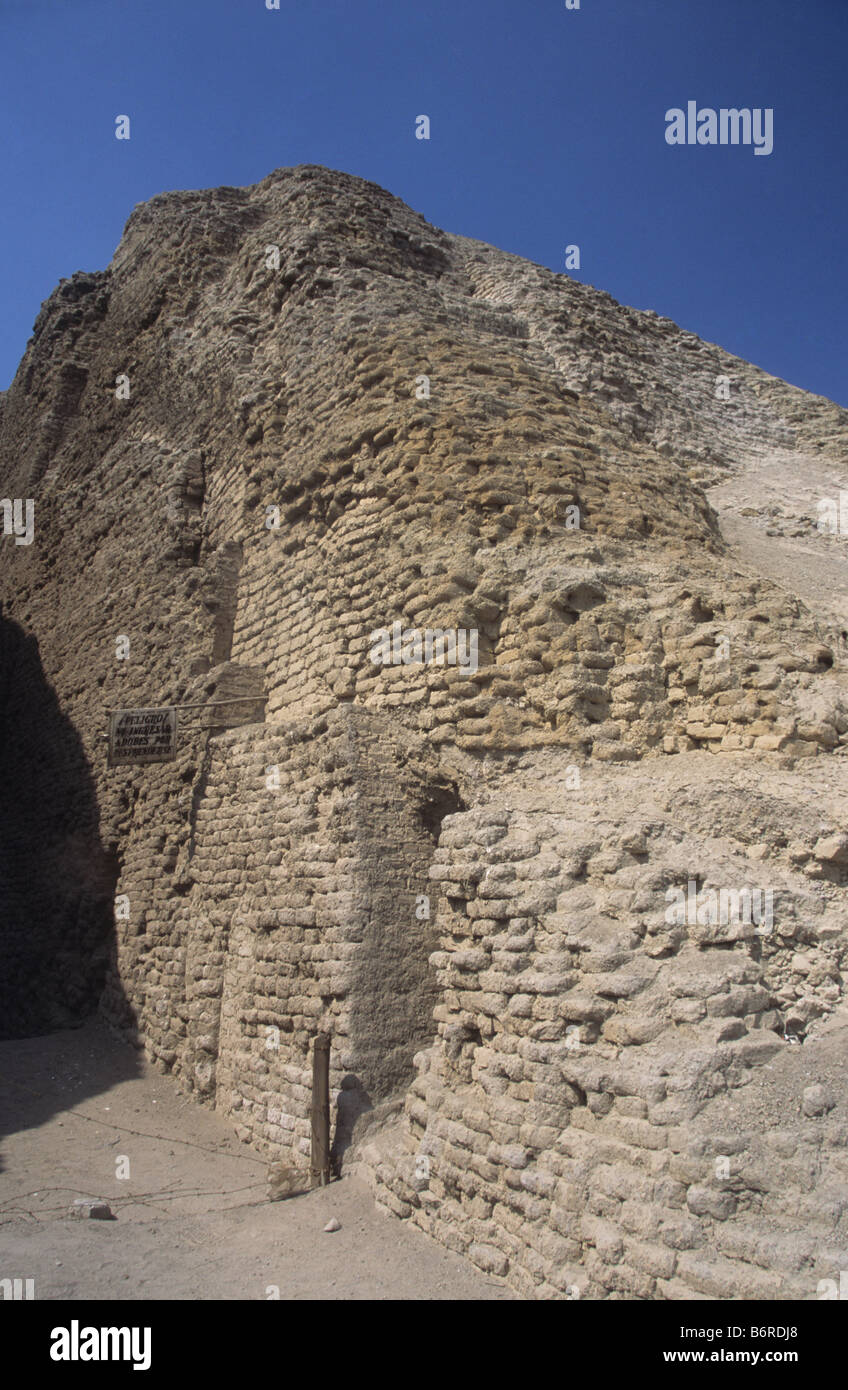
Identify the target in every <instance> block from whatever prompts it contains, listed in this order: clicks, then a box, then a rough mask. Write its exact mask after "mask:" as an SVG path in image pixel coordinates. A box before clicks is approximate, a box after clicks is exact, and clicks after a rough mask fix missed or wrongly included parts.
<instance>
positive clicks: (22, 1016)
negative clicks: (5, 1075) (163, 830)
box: [0, 617, 118, 1037]
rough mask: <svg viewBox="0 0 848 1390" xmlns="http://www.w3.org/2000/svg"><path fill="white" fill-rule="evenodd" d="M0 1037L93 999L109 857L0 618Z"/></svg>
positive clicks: (79, 781) (108, 922) (63, 733)
mask: <svg viewBox="0 0 848 1390" xmlns="http://www.w3.org/2000/svg"><path fill="white" fill-rule="evenodd" d="M0 724H2V730H3V734H2V748H0V1036H3V1037H21V1036H28V1035H30V1034H33V1033H38V1032H42V1031H44V1030H46V1029H49V1028H55V1027H67V1026H69V1025H72V1024H73V1023H75V1022H78V1021H79V1020H81V1019H82V1018H84V1017H85V1016H86V1014H88V1013H90V1012H91V1011H92V1010H93V1009H94V1008H95V1007H96V1004H97V1001H98V998H99V997H100V993H101V990H102V988H103V982H104V978H105V973H106V965H107V960H108V955H109V950H110V946H111V942H112V937H113V899H114V891H115V883H116V880H117V875H118V863H117V859H116V857H115V855H114V854H113V853H110V852H108V851H107V850H106V849H105V848H104V846H103V844H102V842H101V839H100V828H99V812H98V806H97V799H96V794H95V786H94V779H93V776H92V771H91V768H90V765H89V762H88V759H87V757H86V753H85V750H84V748H83V745H82V742H81V740H80V737H79V735H78V733H77V732H76V730H75V728H74V725H73V724H72V722H71V720H70V719H69V718H68V717H67V716H66V715H65V714H64V713H63V712H62V710H61V709H60V707H59V702H58V700H57V698H56V694H55V692H54V690H53V689H52V687H51V685H50V683H49V682H48V680H47V678H46V676H45V673H44V670H43V668H42V665H41V658H40V653H39V648H38V643H37V642H36V640H35V638H34V637H31V636H27V635H26V634H25V633H24V632H23V630H22V629H21V628H20V627H19V626H18V625H17V623H14V622H12V621H10V620H9V619H8V618H3V617H0Z"/></svg>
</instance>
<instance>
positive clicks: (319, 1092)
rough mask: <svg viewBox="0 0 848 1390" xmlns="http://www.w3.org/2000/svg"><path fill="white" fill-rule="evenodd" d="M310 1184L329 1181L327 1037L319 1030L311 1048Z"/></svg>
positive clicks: (328, 1065) (323, 1183) (320, 1183)
mask: <svg viewBox="0 0 848 1390" xmlns="http://www.w3.org/2000/svg"><path fill="white" fill-rule="evenodd" d="M311 1178H312V1186H313V1187H326V1186H327V1184H328V1182H329V1181H330V1039H329V1037H328V1036H327V1034H326V1033H319V1034H318V1036H317V1037H316V1039H315V1043H314V1045H313V1048H312V1163H311Z"/></svg>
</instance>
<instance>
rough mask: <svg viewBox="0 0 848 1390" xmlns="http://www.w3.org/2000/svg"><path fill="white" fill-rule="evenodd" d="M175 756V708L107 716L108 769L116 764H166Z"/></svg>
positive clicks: (123, 710) (126, 712) (117, 711)
mask: <svg viewBox="0 0 848 1390" xmlns="http://www.w3.org/2000/svg"><path fill="white" fill-rule="evenodd" d="M176 756H177V711H176V709H173V708H168V709H119V710H115V711H114V713H113V714H112V715H111V716H110V719H109V765H110V767H114V766H115V764H116V763H169V762H172V761H173V759H174V758H175V757H176Z"/></svg>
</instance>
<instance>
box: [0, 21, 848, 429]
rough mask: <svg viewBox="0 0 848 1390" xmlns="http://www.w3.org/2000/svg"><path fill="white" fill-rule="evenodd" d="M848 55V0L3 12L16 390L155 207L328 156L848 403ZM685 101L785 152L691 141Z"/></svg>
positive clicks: (465, 226) (7, 287)
mask: <svg viewBox="0 0 848 1390" xmlns="http://www.w3.org/2000/svg"><path fill="white" fill-rule="evenodd" d="M846 54H848V0H798V3H794V0H703V3H696V0H581V3H580V9H579V10H576V11H575V10H567V9H566V8H565V3H564V0H424V3H414V2H413V0H299V3H295V0H280V10H279V11H269V10H267V9H266V6H265V0H0V132H2V173H3V194H4V197H3V204H2V211H0V286H1V287H2V288H1V292H2V303H3V313H2V316H0V389H2V388H4V387H6V386H7V385H8V384H9V382H10V381H11V378H12V377H13V375H14V372H15V370H16V368H17V364H18V362H19V360H20V357H21V355H22V354H23V350H24V347H25V345H26V340H27V338H28V337H29V335H30V333H31V331H32V324H33V320H34V319H35V316H36V314H37V312H38V309H39V306H40V304H41V302H42V300H44V299H45V298H46V297H47V296H48V294H50V292H51V291H52V289H53V288H54V286H55V285H56V284H57V282H58V281H59V279H60V278H61V277H62V276H68V275H71V274H72V273H73V272H74V271H75V270H97V269H102V268H103V267H105V266H106V265H107V263H108V262H109V260H110V258H111V256H112V253H113V251H114V249H115V246H116V245H117V243H118V241H119V239H120V236H121V231H122V228H123V225H124V223H125V222H126V220H127V218H128V217H129V214H130V212H131V211H132V208H133V206H134V205H135V204H136V203H139V202H142V201H144V200H145V199H147V198H150V197H152V196H153V195H154V194H155V193H158V192H160V191H162V190H165V189H174V188H180V189H183V188H204V187H211V186H214V185H218V184H235V185H241V184H248V183H254V182H256V181H257V180H258V179H261V178H263V177H264V176H265V175H266V174H267V173H269V172H270V170H272V169H274V168H278V167H280V166H286V165H294V164H304V163H308V164H326V165H329V166H330V167H331V168H336V169H343V170H346V171H347V172H349V173H352V174H359V175H361V176H363V177H364V178H368V179H372V180H374V181H375V182H376V183H379V184H381V185H383V186H384V187H385V188H388V189H389V190H390V191H391V192H392V193H395V194H397V195H398V196H399V197H401V198H403V199H404V200H405V201H406V202H408V203H409V204H410V205H411V206H412V207H413V208H415V209H416V210H417V211H419V212H421V213H423V214H424V216H425V217H427V218H428V219H429V220H430V221H431V222H434V223H436V224H437V225H438V226H441V227H444V228H445V229H446V230H447V231H451V232H459V233H462V234H464V235H466V236H473V237H477V238H479V239H480V240H482V241H487V242H490V243H492V244H493V245H495V246H499V247H501V248H503V249H505V250H508V251H513V252H515V253H517V254H518V255H521V256H526V257H528V258H529V259H531V260H534V261H538V262H540V263H541V264H543V265H547V266H550V267H551V268H552V269H554V270H564V265H565V262H564V249H565V247H566V245H569V244H578V245H579V246H580V250H581V269H580V271H579V272H574V273H575V274H576V275H577V277H578V278H579V279H581V280H584V281H586V282H587V283H589V284H592V285H595V286H597V287H598V288H600V289H604V290H607V291H608V292H609V293H610V294H612V295H613V296H614V297H615V298H616V299H618V300H620V301H621V302H623V303H625V304H633V305H635V306H636V307H638V308H643V309H655V310H656V311H657V312H658V313H660V314H664V315H667V316H668V317H670V318H672V319H675V320H676V321H677V322H678V323H680V324H681V325H682V326H683V327H685V328H688V329H691V330H692V331H693V332H695V333H697V334H699V335H700V336H701V337H703V338H706V339H708V340H710V341H713V342H717V343H720V344H721V345H722V346H723V347H726V348H727V349H729V350H730V351H732V352H734V353H737V354H738V355H739V356H741V357H744V358H747V359H749V360H750V361H752V362H755V363H757V364H758V365H759V366H762V367H764V368H765V369H766V370H767V371H770V372H773V373H774V374H775V375H777V376H781V377H784V378H785V379H786V380H788V381H790V382H793V383H794V384H796V385H799V386H803V387H805V388H806V389H807V390H810V391H815V392H817V393H819V394H821V395H825V396H829V397H830V398H831V399H833V400H835V401H838V402H840V403H841V404H842V405H846V406H848V354H846V324H848V294H846V282H847V281H848V275H847V274H846V249H845V227H846V221H848V217H846V214H848V194H846V153H845V140H846V136H848V82H846V79H845V62H846ZM689 100H695V101H697V102H698V104H699V106H701V107H707V106H709V107H713V108H716V109H717V108H720V107H722V106H725V107H733V106H735V107H752V108H753V107H762V108H767V107H768V108H772V109H773V110H774V151H773V153H772V154H770V155H768V156H756V155H755V154H754V151H753V149H752V148H751V147H745V146H739V147H736V148H734V147H728V146H724V147H722V146H717V147H702V146H695V147H689V146H683V147H672V146H669V145H667V144H666V142H665V112H666V110H667V109H669V108H671V107H684V108H685V106H686V103H687V101H689ZM123 114H127V115H129V116H130V118H131V139H130V140H129V141H118V140H116V139H115V134H114V131H115V117H116V116H118V115H123ZM421 114H426V115H428V116H429V117H430V121H431V138H430V140H429V141H424V140H417V139H416V138H415V118H416V116H418V115H421Z"/></svg>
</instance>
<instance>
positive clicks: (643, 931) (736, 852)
mask: <svg viewBox="0 0 848 1390" xmlns="http://www.w3.org/2000/svg"><path fill="white" fill-rule="evenodd" d="M722 762H723V765H724V768H723V771H722V773H717V772H716V771H715V770H714V767H713V766H711V763H712V760H711V759H706V760H705V759H704V756H703V755H700V757H698V756H696V757H695V758H694V759H693V758H685V759H680V760H677V761H676V762H672V763H670V764H666V770H665V771H664V772H663V773H662V774H661V775H659V776H649V775H647V774H646V773H645V772H644V771H643V770H640V771H639V772H638V773H637V774H636V775H633V776H628V777H627V778H624V777H623V776H622V774H621V773H620V772H615V771H613V770H612V769H604V770H603V773H601V770H600V769H593V770H590V771H589V772H588V773H587V775H586V780H585V782H584V783H583V784H582V786H580V787H579V788H574V789H572V790H570V791H565V792H564V791H563V788H564V787H565V786H566V785H567V781H566V776H565V770H564V769H560V770H559V771H560V775H559V776H557V775H556V773H554V772H553V770H551V769H549V770H548V771H547V773H541V774H540V773H539V772H538V770H537V772H536V775H535V776H533V775H527V776H525V777H524V778H521V779H519V778H518V777H513V778H510V779H508V780H507V782H506V784H505V785H504V787H503V788H502V798H501V797H499V798H497V799H493V803H492V804H491V805H490V806H487V807H485V808H480V809H478V810H469V811H467V812H465V813H462V814H458V815H456V816H452V817H451V818H450V819H449V820H448V821H446V822H445V826H444V828H443V832H442V836H441V839H440V844H439V848H438V850H437V852H436V856H435V863H434V866H433V868H432V869H431V877H432V878H433V880H434V886H435V887H436V889H437V891H438V892H439V894H440V899H439V913H438V927H439V932H440V949H439V950H438V951H437V952H436V953H434V955H433V957H432V962H433V966H434V968H435V970H436V973H437V976H438V980H439V985H440V999H439V1003H438V1005H437V1008H436V1010H435V1019H436V1022H437V1030H438V1037H437V1038H436V1040H435V1041H434V1044H433V1045H432V1046H431V1047H429V1048H427V1049H424V1050H423V1051H422V1053H421V1055H420V1056H419V1058H418V1059H417V1062H418V1068H419V1071H418V1077H417V1079H416V1081H415V1083H414V1084H413V1085H412V1087H411V1088H410V1092H409V1095H408V1098H407V1102H406V1127H405V1140H406V1150H407V1152H406V1156H405V1157H404V1158H401V1159H400V1160H393V1159H392V1158H387V1157H385V1156H383V1157H382V1158H381V1156H380V1155H379V1154H376V1153H374V1154H369V1152H368V1151H367V1149H366V1151H365V1154H364V1158H365V1162H366V1164H370V1165H371V1167H372V1168H373V1170H374V1172H375V1174H376V1179H377V1191H378V1196H379V1198H380V1200H381V1201H382V1202H383V1204H384V1205H386V1206H387V1207H388V1208H389V1209H390V1210H391V1211H393V1212H395V1213H396V1214H398V1215H401V1216H404V1217H408V1218H409V1219H411V1220H412V1221H414V1222H415V1223H416V1224H417V1225H420V1226H421V1227H422V1228H423V1229H424V1230H426V1231H428V1232H430V1233H431V1234H433V1235H435V1236H437V1238H438V1239H440V1240H442V1241H444V1243H445V1244H447V1245H449V1246H450V1247H451V1248H452V1249H456V1250H460V1251H462V1252H463V1253H465V1254H467V1255H468V1256H469V1258H471V1259H472V1260H473V1261H474V1262H475V1263H476V1264H478V1265H479V1266H480V1267H481V1268H483V1269H486V1270H489V1271H492V1272H494V1273H497V1274H501V1275H506V1276H507V1277H508V1278H509V1280H510V1282H511V1283H512V1284H513V1285H514V1286H515V1287H516V1288H518V1289H520V1290H521V1291H522V1292H523V1293H526V1294H529V1295H533V1296H542V1297H546V1296H547V1297H562V1296H564V1295H566V1296H569V1297H578V1296H579V1297H589V1298H598V1297H610V1296H612V1297H631V1298H633V1297H635V1298H684V1299H686V1298H697V1297H711V1298H739V1297H744V1298H768V1299H771V1298H795V1297H797V1298H814V1297H816V1290H817V1285H818V1280H819V1279H826V1278H833V1277H834V1271H836V1272H837V1273H836V1277H837V1278H838V1270H839V1269H840V1268H841V1264H840V1261H842V1262H844V1259H845V1255H846V1252H848V1228H846V1225H845V1220H844V1217H843V1216H842V1212H843V1210H844V1207H843V1204H841V1203H839V1202H837V1203H836V1205H834V1198H835V1194H836V1193H837V1192H838V1191H839V1190H840V1189H841V1187H842V1186H843V1185H844V1182H845V1178H846V1161H845V1154H844V1144H845V1139H846V1137H848V1115H846V1112H845V1107H844V1104H841V1105H838V1104H837V1096H838V1091H832V1092H831V1093H830V1095H829V1096H828V1097H826V1098H825V1099H824V1101H823V1102H822V1103H821V1104H817V1102H816V1099H815V1097H814V1096H813V1097H811V1095H810V1093H809V1092H808V1091H807V1087H808V1086H809V1082H810V1079H811V1076H815V1075H817V1074H819V1070H821V1071H822V1072H824V1073H826V1072H827V1071H828V1068H830V1071H831V1076H832V1079H834V1080H835V1079H836V1077H838V1074H839V1072H838V1068H839V1067H840V1066H841V1062H840V1060H839V1059H840V1058H841V1055H842V1049H843V1048H844V1044H845V1039H846V1036H848V1028H846V1027H845V1026H844V1025H843V1029H842V1032H841V1033H840V1034H838V1036H837V1039H836V1044H835V1046H834V1048H833V1049H832V1051H831V1053H828V1043H827V1032H826V1027H827V1025H826V1023H825V1020H827V1018H828V1016H829V1014H830V1013H831V1011H832V1009H833V1008H834V1005H835V1004H837V1003H838V1002H839V1001H840V1000H841V997H842V981H843V976H844V970H845V966H846V945H845V937H844V931H843V928H842V921H843V914H844V910H845V894H846V888H847V886H848V869H846V862H848V854H846V845H848V842H846V840H845V837H844V835H843V836H842V837H841V839H840V837H839V836H838V835H837V836H836V839H834V837H833V835H827V834H822V833H821V832H822V830H828V829H830V830H831V831H832V830H833V829H834V826H836V825H838V824H839V821H840V817H841V808H842V805H844V801H843V798H844V795H845V791H846V786H848V784H846V777H845V773H844V770H843V769H842V768H840V770H839V772H838V773H833V774H831V776H827V775H822V776H819V777H818V778H816V779H813V781H812V782H811V784H810V786H809V788H808V790H809V792H810V794H811V797H815V798H817V799H818V807H817V809H813V807H812V805H810V806H800V807H799V806H798V805H797V801H796V797H797V786H796V785H794V784H793V783H792V781H790V779H789V778H788V777H787V776H786V775H785V774H784V776H783V777H782V778H781V777H780V776H779V775H776V774H775V775H773V776H772V777H771V779H770V781H769V785H768V792H766V791H764V790H763V789H762V788H761V787H760V788H758V786H757V785H756V781H755V780H754V779H752V777H751V775H750V772H746V770H745V768H744V765H743V764H739V763H738V761H735V760H726V759H722ZM834 777H835V781H834V780H833V778H834ZM557 800H558V801H559V803H560V804H559V807H558V809H557V810H554V809H553V808H552V805H551V803H552V802H556V801H557ZM733 818H735V820H736V830H737V837H738V838H737V839H736V841H735V842H733V841H731V840H729V839H728V838H722V834H723V832H724V834H725V835H726V831H727V829H728V823H729V819H733ZM837 841H838V842H839V843H837ZM840 844H841V847H842V848H841V850H840V848H839V845H840ZM689 878H692V879H693V880H695V881H696V882H697V884H698V887H699V890H704V889H709V888H710V887H711V886H715V887H718V886H725V887H726V886H734V887H736V888H743V887H744V886H746V885H747V886H748V887H749V888H751V889H755V888H757V887H760V888H763V889H765V888H768V889H770V891H771V892H772V894H773V911H772V913H771V920H770V918H769V914H768V913H767V912H765V911H763V913H762V915H761V918H760V921H761V925H762V927H763V930H762V931H760V930H759V929H758V927H757V924H756V920H755V919H750V920H749V921H748V922H747V923H746V922H745V921H744V920H741V921H733V920H732V918H731V920H730V921H726V922H724V923H722V922H721V920H719V921H717V922H709V921H706V922H703V923H699V922H697V921H694V922H688V921H687V922H684V923H682V924H681V923H670V922H669V920H668V903H669V899H668V897H667V893H666V890H667V888H668V887H669V886H670V885H674V884H680V883H681V882H682V884H683V885H684V887H685V886H686V884H687V881H688V879H689ZM762 902H763V904H765V899H763V900H762ZM822 1029H825V1031H824V1032H822ZM788 1039H791V1041H790V1040H788ZM766 1073H768V1081H769V1083H770V1084H771V1085H772V1086H773V1087H776V1088H777V1096H778V1097H779V1099H778V1100H776V1101H774V1103H773V1104H772V1106H771V1112H770V1114H769V1118H768V1121H767V1122H766V1121H765V1116H766V1114H767V1113H769V1112H768V1109H767V1107H765V1106H764V1104H763V1103H762V1101H761V1098H760V1097H758V1099H757V1100H753V1098H752V1097H753V1096H754V1095H755V1094H757V1092H758V1086H759V1085H760V1081H761V1079H762V1077H764V1076H765V1075H766ZM831 1111H832V1113H831Z"/></svg>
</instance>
